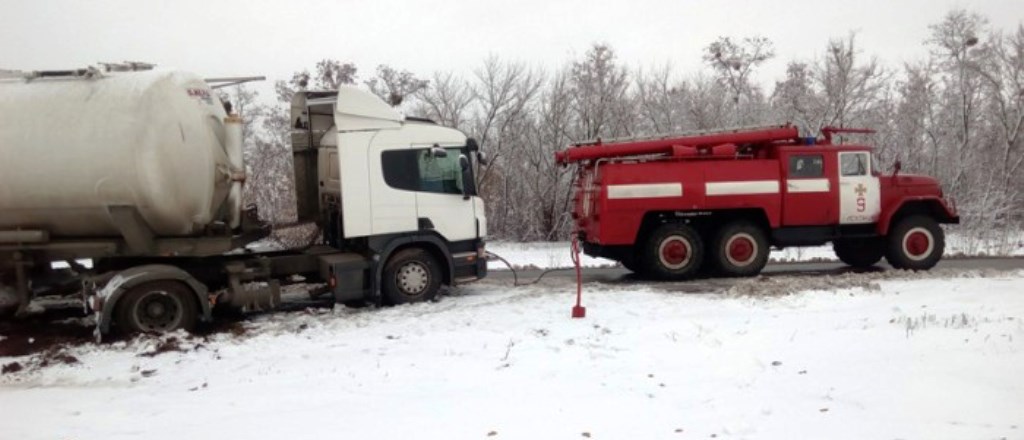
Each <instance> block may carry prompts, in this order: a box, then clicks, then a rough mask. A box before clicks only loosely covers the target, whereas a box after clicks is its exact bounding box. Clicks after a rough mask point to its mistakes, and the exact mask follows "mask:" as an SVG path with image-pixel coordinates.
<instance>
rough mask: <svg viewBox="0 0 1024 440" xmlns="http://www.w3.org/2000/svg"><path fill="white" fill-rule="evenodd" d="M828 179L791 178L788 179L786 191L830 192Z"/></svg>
mask: <svg viewBox="0 0 1024 440" xmlns="http://www.w3.org/2000/svg"><path fill="white" fill-rule="evenodd" d="M828 190H829V184H828V179H791V180H787V181H786V192H791V193H816V192H828Z"/></svg>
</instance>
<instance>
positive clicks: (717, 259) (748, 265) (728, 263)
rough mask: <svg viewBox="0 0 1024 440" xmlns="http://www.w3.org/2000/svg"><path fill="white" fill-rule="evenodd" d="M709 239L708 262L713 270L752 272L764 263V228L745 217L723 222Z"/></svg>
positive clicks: (727, 273) (734, 273)
mask: <svg viewBox="0 0 1024 440" xmlns="http://www.w3.org/2000/svg"><path fill="white" fill-rule="evenodd" d="M712 243H713V247H712V248H711V250H710V254H711V263H712V269H713V270H714V271H715V273H717V274H721V275H724V276H732V277H749V276H754V275H757V274H759V273H761V269H764V265H765V264H767V263H768V239H767V238H766V237H765V234H764V230H762V229H761V228H759V227H757V226H756V225H754V224H753V223H750V222H748V221H742V220H741V221H736V222H732V223H729V224H727V225H725V227H723V228H721V229H719V230H718V232H717V233H715V238H714V241H713V242H712Z"/></svg>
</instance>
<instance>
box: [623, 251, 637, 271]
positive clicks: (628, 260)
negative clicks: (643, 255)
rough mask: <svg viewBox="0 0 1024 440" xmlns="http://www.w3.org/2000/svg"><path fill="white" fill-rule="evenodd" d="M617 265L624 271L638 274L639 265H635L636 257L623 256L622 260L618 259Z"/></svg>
mask: <svg viewBox="0 0 1024 440" xmlns="http://www.w3.org/2000/svg"><path fill="white" fill-rule="evenodd" d="M619 263H621V264H622V267H625V268H626V270H628V271H630V272H633V273H640V265H639V264H637V258H636V256H634V255H632V254H630V255H623V256H622V258H621V259H619Z"/></svg>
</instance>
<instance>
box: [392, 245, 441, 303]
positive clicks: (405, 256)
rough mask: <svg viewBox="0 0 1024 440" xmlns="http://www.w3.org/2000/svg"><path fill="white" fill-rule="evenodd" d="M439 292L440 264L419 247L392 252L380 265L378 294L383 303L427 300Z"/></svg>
mask: <svg viewBox="0 0 1024 440" xmlns="http://www.w3.org/2000/svg"><path fill="white" fill-rule="evenodd" d="M440 289H441V265H440V264H438V262H437V259H436V258H434V256H433V255H431V254H430V252H427V251H426V250H423V249H420V248H409V249H402V250H400V251H398V252H395V253H394V255H392V256H391V258H390V259H388V263H387V265H386V266H384V279H383V286H381V291H382V293H383V294H384V301H385V302H386V303H387V304H391V305H396V304H406V303H413V302H420V301H427V300H430V299H432V298H434V297H435V296H437V292H438V291H439V290H440Z"/></svg>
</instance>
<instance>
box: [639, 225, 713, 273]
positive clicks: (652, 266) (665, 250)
mask: <svg viewBox="0 0 1024 440" xmlns="http://www.w3.org/2000/svg"><path fill="white" fill-rule="evenodd" d="M703 260H704V243H703V242H702V241H701V239H700V235H699V234H697V231H695V230H694V229H693V228H691V227H690V226H687V225H685V224H683V223H666V224H664V225H661V226H659V227H658V228H657V229H655V230H654V231H653V232H652V233H651V234H650V235H648V236H647V241H646V245H645V246H644V250H643V254H642V255H641V267H640V268H639V269H641V270H642V272H643V274H644V275H645V276H649V277H651V278H655V279H660V280H681V279H686V278H690V277H692V276H694V275H696V274H697V272H698V270H699V269H700V266H701V263H702V262H703Z"/></svg>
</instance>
